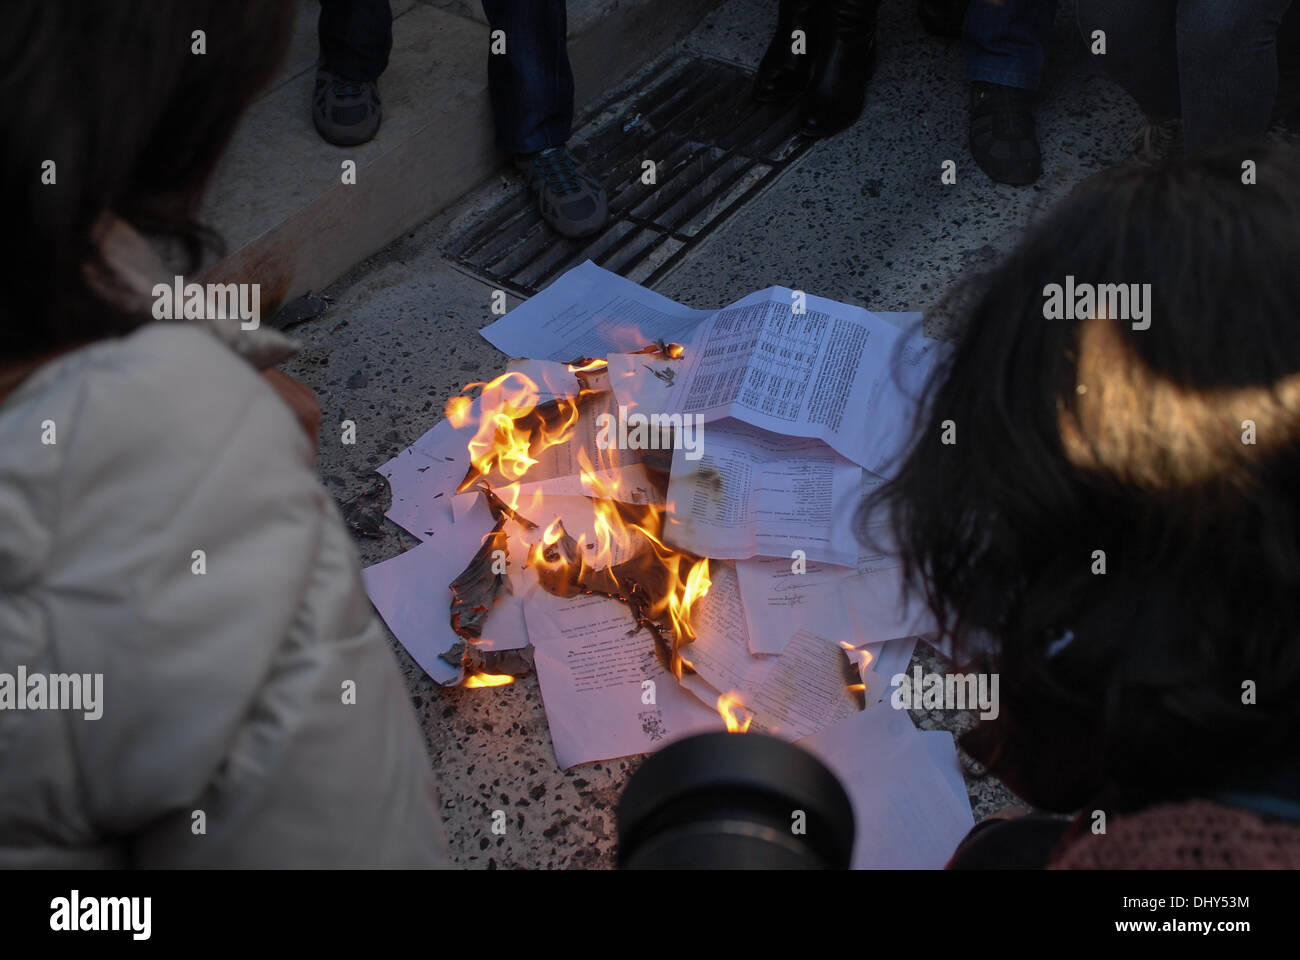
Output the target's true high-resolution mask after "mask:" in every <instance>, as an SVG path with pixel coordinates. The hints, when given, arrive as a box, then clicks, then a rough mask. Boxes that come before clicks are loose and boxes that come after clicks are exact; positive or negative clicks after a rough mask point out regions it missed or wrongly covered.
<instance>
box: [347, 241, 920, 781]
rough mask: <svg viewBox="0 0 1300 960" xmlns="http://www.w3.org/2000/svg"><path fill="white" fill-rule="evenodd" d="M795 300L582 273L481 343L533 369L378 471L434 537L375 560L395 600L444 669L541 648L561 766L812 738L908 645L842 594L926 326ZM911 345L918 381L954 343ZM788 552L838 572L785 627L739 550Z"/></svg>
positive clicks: (454, 406) (464, 399)
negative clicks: (664, 292) (901, 362)
mask: <svg viewBox="0 0 1300 960" xmlns="http://www.w3.org/2000/svg"><path fill="white" fill-rule="evenodd" d="M782 291H783V288H771V289H769V290H767V291H762V292H760V293H759V294H754V295H752V296H751V297H747V298H745V299H744V300H742V301H739V302H738V303H737V304H733V305H732V306H731V307H728V308H725V309H723V310H720V311H696V310H690V309H688V308H685V307H682V306H681V305H680V304H674V303H673V302H672V301H668V300H666V299H665V298H662V297H660V296H658V295H657V294H653V293H651V292H649V291H646V290H643V289H642V288H640V287H637V286H636V285H635V284H631V283H629V282H628V281H625V280H622V279H620V278H616V277H614V276H613V275H612V274H608V273H606V272H605V271H602V270H600V269H599V268H596V267H594V266H593V265H591V264H585V265H584V266H583V267H580V268H577V269H576V270H574V271H570V272H569V273H568V274H566V275H565V276H564V277H563V278H561V280H560V281H557V282H556V283H555V284H554V285H552V287H550V288H548V290H547V291H544V292H543V293H542V294H539V295H538V296H537V297H534V298H533V299H532V300H530V301H528V302H527V303H526V304H524V305H522V306H521V307H520V308H517V309H516V310H515V311H514V312H512V313H511V314H510V315H509V316H508V317H506V318H504V319H503V320H502V321H500V322H498V323H497V324H494V325H493V326H492V327H490V328H488V330H485V331H484V335H485V336H488V337H489V339H491V340H492V342H494V343H496V344H498V345H500V346H503V347H507V348H510V349H511V351H512V352H517V353H526V354H531V355H532V357H533V359H527V360H512V361H511V362H510V365H509V367H508V369H507V371H506V373H504V374H503V375H501V376H500V377H497V378H495V379H493V380H491V381H488V382H486V383H480V384H471V385H469V387H468V388H467V392H466V393H465V394H463V395H462V396H459V397H455V398H453V399H452V400H451V401H450V402H449V404H448V405H447V411H446V412H447V420H446V421H444V422H443V423H441V424H439V425H438V426H436V427H435V428H434V429H433V430H431V431H429V433H427V434H426V435H425V436H424V437H421V438H420V440H419V441H417V442H416V444H414V445H413V446H412V448H411V450H409V451H406V452H404V453H403V454H401V455H399V456H398V457H396V458H394V459H393V460H392V461H390V462H389V463H388V464H385V465H384V467H383V468H381V469H382V470H383V471H384V472H385V475H386V476H388V477H389V480H390V483H391V484H392V486H393V490H394V502H393V506H392V508H390V511H389V514H388V515H389V517H390V518H392V519H395V520H397V521H398V522H399V523H401V524H402V525H404V526H406V527H407V529H410V530H412V532H415V533H416V535H417V536H419V537H421V538H423V539H425V541H426V542H425V543H424V544H423V545H422V546H421V547H417V548H415V549H414V550H412V551H410V552H409V553H408V554H404V555H403V557H402V558H398V560H400V561H401V562H400V563H399V562H396V561H388V562H387V564H379V565H377V566H376V567H372V568H371V569H370V570H369V571H367V584H368V585H369V586H370V587H371V595H372V598H373V599H374V600H375V603H376V606H377V607H379V608H380V612H381V614H383V616H384V618H385V620H386V621H387V622H388V623H389V625H390V626H391V627H392V628H393V631H394V633H395V634H396V635H397V636H398V639H399V640H401V642H402V643H403V644H405V645H406V646H407V647H408V649H410V650H411V651H412V654H413V655H414V656H416V659H417V661H419V662H420V663H421V665H422V666H424V667H425V669H426V670H427V671H429V672H430V673H431V675H434V676H435V677H436V678H438V679H440V680H441V681H442V682H457V681H460V682H463V683H464V685H465V686H467V687H491V686H493V685H497V684H501V683H505V682H508V680H509V679H510V673H511V671H510V670H506V669H501V668H500V667H499V665H500V664H501V663H503V662H504V661H503V660H502V659H501V657H502V656H504V655H505V654H506V653H508V652H509V651H510V650H512V649H515V648H518V647H521V646H523V645H524V644H525V643H526V644H529V645H530V646H531V649H532V650H533V654H534V659H535V662H536V668H537V671H538V677H539V681H540V683H541V686H542V692H543V698H544V702H545V706H546V710H547V717H548V721H549V722H550V725H551V731H552V739H553V741H554V743H555V748H556V752H557V757H558V759H559V760H560V763H561V765H562V766H570V765H572V764H574V763H581V762H585V761H588V760H596V759H606V758H610V757H614V756H621V755H624V754H627V753H634V752H640V751H644V750H647V749H652V748H653V747H654V746H656V745H658V744H660V743H662V742H664V741H666V740H668V739H672V738H675V737H677V736H680V735H685V734H686V733H690V732H695V731H696V730H700V729H717V728H720V727H722V726H724V725H725V726H726V728H728V729H732V730H735V731H737V732H740V731H742V730H746V729H753V730H765V731H770V732H773V733H776V734H777V735H781V736H786V737H789V738H795V737H801V736H806V735H808V734H810V733H812V732H814V731H816V730H818V729H821V728H822V727H824V726H826V725H827V724H831V723H834V722H835V721H836V720H838V719H841V718H843V717H845V716H848V715H850V714H852V713H854V712H857V711H859V710H861V709H862V708H863V706H864V704H866V703H876V702H878V700H879V699H880V695H881V693H882V692H883V691H881V690H879V689H878V688H879V687H880V681H881V677H880V676H879V675H878V674H877V673H876V672H875V671H874V670H873V668H872V664H873V663H877V662H878V661H883V660H888V661H889V662H890V663H891V664H892V663H893V662H894V661H895V660H896V659H897V658H898V657H907V656H909V655H910V650H911V644H910V641H904V642H900V643H894V642H891V643H885V642H883V641H885V640H890V641H893V637H892V636H886V634H888V633H890V632H891V631H892V630H893V629H894V628H893V626H892V625H890V626H880V625H879V624H875V623H873V624H872V625H871V629H870V631H869V636H864V634H863V632H862V629H861V627H862V622H863V618H862V617H859V616H856V614H858V613H860V612H861V611H859V610H856V608H855V607H854V605H853V604H851V603H847V602H845V600H844V599H843V593H844V588H843V584H844V583H846V582H848V581H849V580H851V579H852V578H853V577H855V576H856V577H861V576H864V575H866V573H869V572H871V571H872V569H873V565H874V564H875V562H876V560H877V559H879V558H874V557H867V558H866V561H867V563H866V567H865V569H864V568H863V560H864V556H863V551H862V550H861V548H860V547H858V545H857V542H856V538H855V536H854V532H853V530H852V524H851V513H852V508H853V507H854V506H855V504H856V500H857V498H858V497H859V496H860V495H861V493H862V491H863V487H864V480H865V479H866V477H867V475H866V474H865V473H864V471H863V470H862V467H861V463H862V461H863V460H870V461H871V462H876V460H878V459H880V458H882V457H883V456H884V453H883V451H885V450H886V448H889V449H894V448H895V446H896V444H895V442H894V441H896V440H897V439H898V438H899V437H900V436H901V435H903V434H904V433H905V432H906V427H903V426H900V425H899V423H896V422H895V421H900V420H901V419H903V415H902V413H901V411H903V409H904V407H905V404H904V402H903V401H902V400H899V399H896V398H893V395H892V394H888V389H887V388H886V386H885V385H884V380H883V379H882V378H883V377H884V372H885V371H886V369H887V368H888V358H887V357H883V356H882V351H884V350H885V348H886V347H890V346H891V345H895V344H898V343H901V342H903V338H904V337H905V334H904V333H903V332H902V331H900V330H898V329H897V328H896V327H891V326H890V325H889V324H888V323H884V322H882V321H880V320H879V318H877V317H875V315H871V314H867V313H866V311H862V310H860V309H859V308H853V307H847V306H845V305H843V304H830V302H829V301H821V300H818V299H817V298H808V303H809V304H810V305H811V306H810V308H809V310H810V316H807V317H804V316H800V317H799V318H798V319H792V318H790V317H784V318H783V315H782V310H784V311H785V313H786V314H789V312H790V306H789V303H788V302H787V303H786V304H785V305H784V306H782V304H781V293H782ZM746 324H748V326H746ZM846 337H847V338H848V339H847V340H846V339H845V338H846ZM854 337H857V338H858V339H860V340H861V341H862V343H861V344H860V346H861V345H866V344H870V347H868V348H867V349H866V350H864V351H858V352H854V351H853V350H848V349H847V348H846V347H845V344H846V343H849V342H850V341H853V338H854ZM738 338H739V339H738ZM674 339H680V340H681V341H682V342H683V343H685V347H684V348H683V347H681V346H678V345H677V344H676V343H673V342H671V341H672V340H674ZM778 341H780V342H782V343H784V344H785V347H784V348H782V350H775V348H774V347H773V344H776V343H777V342H778ZM853 342H856V341H853ZM790 344H795V345H796V346H799V347H800V349H798V350H794V351H793V352H792V351H791V350H789V349H786V348H788V347H789V346H790ZM774 350H775V352H774ZM611 351H619V352H617V353H611ZM859 353H861V354H862V355H861V356H859ZM724 355H725V356H726V357H727V358H728V359H725V360H724V359H722V358H723V357H724ZM911 356H912V362H911V364H910V369H911V370H912V374H911V375H912V377H913V379H916V377H917V376H919V374H917V372H916V371H918V370H925V369H928V365H929V363H930V361H931V360H932V355H931V354H930V353H929V351H928V348H925V349H921V350H920V351H919V352H918V351H913V353H912V355H911ZM719 364H721V365H719ZM905 379H906V378H905ZM828 391H829V392H828ZM873 398H874V399H873ZM882 398H886V399H882ZM873 402H874V403H875V404H876V407H875V408H874V409H872V410H870V411H868V413H869V415H867V414H863V415H859V416H855V417H853V418H846V417H845V416H844V410H845V409H846V408H847V407H851V406H852V405H854V404H858V403H873ZM837 411H838V412H837ZM655 412H658V413H661V414H662V417H661V419H660V420H659V421H654V420H650V419H649V418H648V417H646V416H645V415H646V414H652V413H655ZM731 415H734V416H737V417H740V418H741V419H742V420H748V421H749V423H741V422H736V421H729V422H724V419H725V418H726V417H728V416H731ZM697 417H698V418H699V419H702V420H705V421H707V423H706V425H707V428H708V433H707V439H705V438H704V437H701V436H696V435H694V434H691V435H688V431H687V429H686V427H687V423H688V420H689V422H690V424H691V425H692V426H694V425H695V420H696V418H697ZM637 418H640V419H637ZM674 418H675V419H674ZM642 419H644V420H647V424H648V429H644V427H646V425H643V424H642V423H641V420H642ZM848 420H853V421H854V423H853V424H850V423H848V422H847V421H848ZM862 420H870V429H869V430H868V431H867V432H868V433H870V435H871V436H870V437H869V438H868V439H867V440H865V441H862V440H860V438H859V439H855V437H854V436H853V432H854V431H853V429H851V427H852V428H861V427H862V426H863V424H862V423H861V422H858V421H862ZM692 439H693V440H694V441H699V442H694V443H690V442H688V441H691V440H692ZM634 441H635V442H634ZM643 441H647V442H643ZM649 441H653V442H649ZM828 444H829V445H828ZM832 448H836V449H838V450H839V451H840V452H836V449H832ZM693 453H699V454H700V457H699V458H696V457H694V456H693V455H692V454H693ZM847 454H854V455H855V458H856V459H857V462H852V459H854V458H849V457H847ZM792 551H796V552H798V553H799V554H800V555H802V556H803V557H804V559H808V558H811V559H812V560H814V561H818V560H820V561H830V562H831V563H832V564H839V565H840V566H838V567H835V566H822V567H817V566H814V576H813V578H811V579H812V580H815V581H817V582H816V583H815V584H814V583H811V582H810V583H809V584H808V587H807V589H806V590H805V589H804V586H803V585H802V584H801V585H800V586H799V589H798V590H796V591H795V592H796V593H799V595H800V597H801V598H802V599H805V600H806V599H808V598H813V599H815V601H816V602H815V603H810V604H806V605H804V609H802V610H798V611H794V610H793V607H794V606H795V605H793V604H792V605H791V608H792V612H790V613H789V615H786V616H781V617H775V616H765V615H764V611H763V608H762V606H761V599H756V598H757V597H759V596H760V594H761V593H762V589H763V586H765V584H764V577H765V573H763V572H760V571H759V570H757V569H755V570H751V569H750V568H748V567H742V569H743V570H744V571H745V575H744V577H743V578H741V577H738V575H737V569H736V566H735V564H734V563H732V562H731V560H733V559H734V560H738V561H740V562H741V563H742V564H746V563H749V562H750V560H751V558H755V559H758V558H761V556H762V555H763V554H773V555H775V556H777V557H783V558H784V557H788V556H789V554H790V553H791V552H792ZM778 562H784V563H786V564H788V563H789V560H788V559H785V560H782V561H778ZM747 581H748V583H749V585H748V586H747V585H746V584H747ZM756 583H757V584H759V585H760V586H755V584H756ZM885 589H886V592H888V589H889V588H888V587H885ZM819 591H820V592H819ZM410 592H420V593H421V594H422V596H421V597H420V599H419V600H418V602H412V601H411V600H410V599H409V598H408V597H407V596H406V594H408V593H410ZM792 595H793V594H791V593H789V592H788V591H787V593H786V596H787V597H789V596H792ZM889 599H890V600H897V598H896V597H890V598H889ZM832 601H835V602H832ZM814 607H815V608H816V609H815V610H814ZM438 617H440V618H441V623H436V624H435V623H433V622H431V618H438ZM894 619H895V620H898V619H899V618H898V617H895V618H894ZM900 622H901V621H900ZM907 622H908V623H909V624H910V622H911V621H910V620H908V621H907ZM900 629H901V627H900ZM774 635H779V636H776V638H775V639H774ZM846 638H850V639H851V640H852V641H853V642H849V639H846ZM868 642H870V650H868V649H867V648H866V647H865V646H864V644H866V643H868ZM904 665H905V664H904Z"/></svg>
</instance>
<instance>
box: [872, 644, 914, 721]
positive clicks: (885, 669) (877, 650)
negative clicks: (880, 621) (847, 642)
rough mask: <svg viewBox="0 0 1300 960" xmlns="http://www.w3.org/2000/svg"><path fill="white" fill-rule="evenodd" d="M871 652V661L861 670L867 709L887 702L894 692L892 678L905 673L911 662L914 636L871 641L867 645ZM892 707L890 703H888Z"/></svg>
mask: <svg viewBox="0 0 1300 960" xmlns="http://www.w3.org/2000/svg"><path fill="white" fill-rule="evenodd" d="M867 649H868V650H869V651H870V652H871V662H870V663H869V664H867V665H866V668H865V669H864V670H862V671H861V672H862V682H863V683H864V684H866V687H867V690H866V697H867V709H868V710H870V709H871V708H872V707H874V706H876V705H877V704H881V703H886V704H888V701H889V698H890V696H891V695H892V694H893V692H894V685H893V682H892V681H893V679H894V677H896V676H898V674H900V673H906V672H907V667H908V665H909V664H911V662H912V653H913V651H915V650H916V638H915V637H900V638H899V639H897V640H889V641H886V642H885V643H873V644H869V645H868V646H867ZM890 709H892V705H890Z"/></svg>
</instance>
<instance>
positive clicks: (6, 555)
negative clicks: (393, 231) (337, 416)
mask: <svg viewBox="0 0 1300 960" xmlns="http://www.w3.org/2000/svg"><path fill="white" fill-rule="evenodd" d="M6 17H7V19H8V21H9V23H8V29H7V31H6V32H5V33H4V35H3V36H0V102H3V103H5V104H7V107H6V110H7V112H8V113H9V123H10V125H11V128H12V129H13V130H15V131H16V132H17V135H15V136H14V137H12V138H7V140H8V141H9V142H7V143H6V144H5V147H4V149H3V150H0V190H3V191H4V198H5V202H4V210H5V212H6V214H7V218H6V219H7V221H8V223H7V228H8V230H9V231H10V233H11V235H14V236H17V237H19V238H21V241H22V242H21V243H20V244H18V245H16V246H14V248H13V249H12V250H11V252H10V254H9V255H7V256H6V257H5V258H4V260H3V263H2V264H0V291H2V292H3V293H2V295H3V299H2V300H0V867H22V866H39V867H78V866H183V867H208V866H212V867H389V866H391V867H421V866H442V865H445V864H446V857H445V847H444V842H443V839H442V825H441V821H440V817H439V813H438V802H437V795H436V790H435V787H434V783H433V777H432V774H431V771H430V767H429V761H428V757H427V755H426V752H425V747H424V742H423V738H422V736H421V734H420V731H419V729H418V726H417V723H416V719H415V716H414V714H413V712H412V709H411V706H410V700H409V697H408V696H407V694H406V691H405V689H404V686H403V684H402V681H401V678H400V676H399V674H398V671H397V667H396V664H395V661H394V658H393V653H392V651H391V649H390V648H389V646H388V644H387V642H386V640H385V638H384V635H383V633H382V630H381V628H380V627H379V626H378V623H377V621H376V619H375V617H374V615H373V613H372V611H371V609H370V606H369V603H368V602H367V600H366V596H365V593H364V591H363V588H362V585H361V580H360V576H359V567H358V563H357V558H356V555H355V552H354V549H353V546H352V544H351V541H350V539H349V537H348V535H347V533H346V531H345V529H344V527H343V525H342V523H341V520H340V517H339V515H338V512H337V510H336V508H335V506H334V504H333V501H332V500H331V498H330V497H329V496H328V495H327V494H326V492H325V490H324V489H323V488H322V487H321V485H320V483H319V482H318V480H317V479H316V475H315V471H314V467H313V447H314V437H311V436H309V435H308V433H307V432H306V431H305V430H304V429H303V423H301V422H300V420H306V421H307V424H308V425H310V424H311V422H312V421H311V416H312V406H313V403H314V402H313V401H307V400H305V399H304V396H303V394H304V391H305V388H302V387H301V386H300V385H296V384H293V383H292V382H290V381H288V379H287V378H285V377H283V376H278V377H277V376H274V375H273V376H271V377H268V376H266V375H263V374H262V373H260V372H259V371H258V369H256V367H255V366H254V363H253V362H250V359H249V358H252V359H253V360H257V359H259V356H260V357H261V358H262V359H264V358H265V353H266V351H267V350H268V349H274V348H275V343H274V341H273V339H272V337H269V336H268V335H266V334H262V333H258V332H257V331H241V330H239V329H238V323H237V322H235V323H233V324H232V327H233V329H229V330H227V329H223V328H220V327H219V325H201V324H199V323H196V322H194V321H176V322H167V321H163V322H160V321H156V320H154V319H153V317H152V315H151V302H152V301H151V291H152V288H153V284H154V283H155V282H157V281H160V280H162V281H166V280H169V279H170V274H171V273H173V272H176V271H167V270H164V269H163V267H162V265H161V263H160V262H159V261H158V260H157V259H156V257H155V256H154V253H153V250H152V248H151V247H150V245H149V244H148V243H146V242H145V241H144V240H143V239H141V238H142V235H146V234H147V235H150V236H154V237H156V236H162V237H166V236H171V237H176V238H180V239H181V240H183V241H193V240H194V238H196V237H198V236H200V234H199V233H197V232H196V230H195V229H194V227H193V226H192V221H191V214H192V211H194V210H195V209H196V208H197V205H198V200H199V197H200V196H201V192H202V186H203V184H204V182H205V181H206V179H207V177H208V175H209V173H210V172H211V169H212V167H213V166H214V165H215V163H216V161H217V159H218V157H219V155H220V153H221V150H222V148H223V147H224V145H225V143H226V141H227V140H228V138H229V135H230V132H231V131H232V130H233V128H234V125H235V123H236V121H237V119H238V117H239V115H240V113H241V112H242V110H243V109H244V107H245V106H246V105H247V103H248V102H249V100H250V99H251V98H252V96H253V95H254V93H255V92H256V90H257V89H258V88H259V87H260V86H261V85H262V83H264V82H265V80H266V79H267V77H268V76H269V75H270V73H271V70H272V69H273V67H274V65H275V62H276V60H277V58H278V56H279V54H280V53H281V51H282V50H283V47H284V44H285V42H286V37H287V33H288V29H289V25H290V21H291V17H292V3H290V2H279V0H277V2H258V3H253V2H247V3H245V2H237V3H236V2H229V0H191V2H187V3H186V4H150V3H146V2H143V0H120V2H115V3H112V4H87V3H84V2H78V0H18V2H16V3H14V4H12V5H10V7H9V8H7V9H6ZM196 26H202V27H203V29H204V30H205V33H206V53H205V54H203V55H195V54H194V53H192V52H191V46H192V39H191V34H192V31H193V30H194V29H195V28H196ZM47 161H48V162H47ZM186 245H188V246H191V247H193V246H194V245H193V243H192V242H191V243H188V244H186ZM187 279H188V278H187ZM241 279H247V280H249V281H252V282H255V281H256V280H257V278H256V277H248V278H241ZM286 401H288V402H286ZM290 404H293V405H294V406H296V407H298V409H299V413H300V417H299V418H295V412H294V410H292V409H291V406H290ZM74 677H75V678H76V679H75V680H74V679H73V678H74Z"/></svg>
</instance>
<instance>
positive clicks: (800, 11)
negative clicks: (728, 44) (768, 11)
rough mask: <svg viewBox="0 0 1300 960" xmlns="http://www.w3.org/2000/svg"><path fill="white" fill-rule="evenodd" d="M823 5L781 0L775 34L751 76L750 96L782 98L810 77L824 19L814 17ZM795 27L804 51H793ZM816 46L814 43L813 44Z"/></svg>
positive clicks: (766, 99)
mask: <svg viewBox="0 0 1300 960" xmlns="http://www.w3.org/2000/svg"><path fill="white" fill-rule="evenodd" d="M823 7H824V4H823V3H821V2H819V0H781V9H780V12H779V13H778V14H777V18H776V33H774V34H773V35H772V42H771V43H769V44H768V45H767V52H766V53H764V54H763V59H762V60H761V61H759V64H758V75H757V76H756V77H755V78H754V99H755V100H757V101H758V102H759V103H772V102H773V101H777V100H786V99H788V98H790V97H793V96H794V95H795V94H797V93H799V92H801V91H802V90H803V89H804V88H805V87H807V86H808V82H809V81H810V80H811V79H812V75H813V64H814V63H815V62H816V60H817V54H816V50H817V49H820V48H821V47H822V46H824V45H825V38H824V37H823V36H822V32H823V30H824V29H825V18H824V17H821V16H818V14H820V13H821V12H822V9H823ZM796 30H802V31H803V32H804V43H805V47H804V52H803V53H795V52H794V37H793V36H792V34H793V33H794V31H796ZM814 45H816V46H814Z"/></svg>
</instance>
